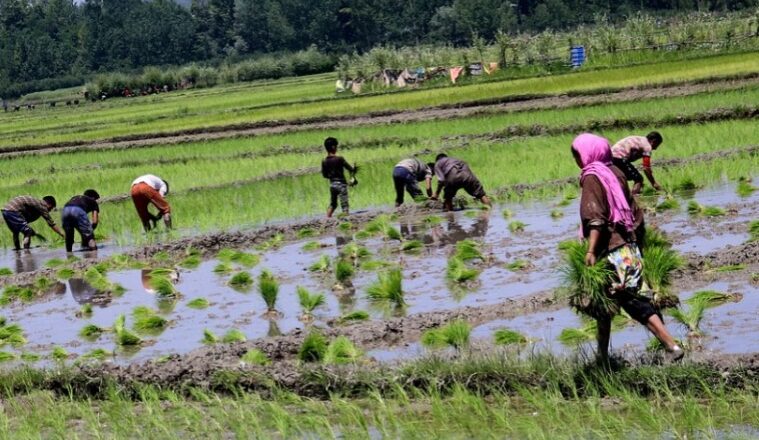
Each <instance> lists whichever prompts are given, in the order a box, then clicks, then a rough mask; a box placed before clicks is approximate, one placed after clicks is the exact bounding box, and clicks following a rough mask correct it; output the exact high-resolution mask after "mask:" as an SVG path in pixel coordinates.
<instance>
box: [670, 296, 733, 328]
mask: <svg viewBox="0 0 759 440" xmlns="http://www.w3.org/2000/svg"><path fill="white" fill-rule="evenodd" d="M733 299H734V296H733V295H729V294H726V293H721V292H716V291H713V290H702V291H700V292H696V293H694V294H693V296H692V297H690V298H688V299H687V300H686V301H685V303H686V304H687V305H688V310H683V309H672V310H670V311H669V314H670V316H672V318H674V319H675V321H677V322H679V323H680V324H682V325H683V326H684V327H685V328H687V329H688V332H689V334H690V335H691V336H701V335H703V332H702V331H701V328H700V325H701V321H702V320H703V318H704V313H705V312H706V309H708V308H710V307H715V306H718V305H720V304H723V303H725V302H728V301H731V300H733Z"/></svg>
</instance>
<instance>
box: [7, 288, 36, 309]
mask: <svg viewBox="0 0 759 440" xmlns="http://www.w3.org/2000/svg"><path fill="white" fill-rule="evenodd" d="M34 295H35V292H34V289H32V288H31V287H28V286H25V287H22V286H16V285H13V284H12V285H10V286H6V288H5V289H3V296H2V298H0V304H2V305H8V304H10V303H12V302H13V301H14V300H16V299H20V300H21V301H24V302H26V301H31V300H32V299H33V298H34Z"/></svg>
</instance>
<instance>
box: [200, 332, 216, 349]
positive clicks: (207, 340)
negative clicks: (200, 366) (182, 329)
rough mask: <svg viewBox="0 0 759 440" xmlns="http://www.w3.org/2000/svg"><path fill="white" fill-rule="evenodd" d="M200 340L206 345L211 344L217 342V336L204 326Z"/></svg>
mask: <svg viewBox="0 0 759 440" xmlns="http://www.w3.org/2000/svg"><path fill="white" fill-rule="evenodd" d="M201 341H202V342H203V343H204V344H206V345H213V344H216V343H218V342H219V338H218V337H217V336H216V335H215V334H214V333H213V332H212V331H211V330H208V329H207V328H206V329H203V339H202V340H201Z"/></svg>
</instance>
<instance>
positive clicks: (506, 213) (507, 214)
mask: <svg viewBox="0 0 759 440" xmlns="http://www.w3.org/2000/svg"><path fill="white" fill-rule="evenodd" d="M501 214H502V215H503V218H505V219H506V220H508V219H510V218H511V217H513V216H514V213H513V212H512V211H511V210H510V209H504V210H503V211H502V212H501Z"/></svg>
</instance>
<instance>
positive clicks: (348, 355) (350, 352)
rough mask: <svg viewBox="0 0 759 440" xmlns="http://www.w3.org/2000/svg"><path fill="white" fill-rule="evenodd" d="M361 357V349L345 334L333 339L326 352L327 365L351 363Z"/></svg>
mask: <svg viewBox="0 0 759 440" xmlns="http://www.w3.org/2000/svg"><path fill="white" fill-rule="evenodd" d="M360 358H361V351H360V350H359V349H358V348H356V346H355V345H353V343H352V342H351V341H350V339H348V338H347V337H345V336H338V337H337V338H335V339H333V340H332V342H330V343H329V345H328V346H327V349H326V351H325V352H324V363H325V364H327V365H338V364H350V363H353V362H356V361H357V360H358V359H360Z"/></svg>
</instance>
